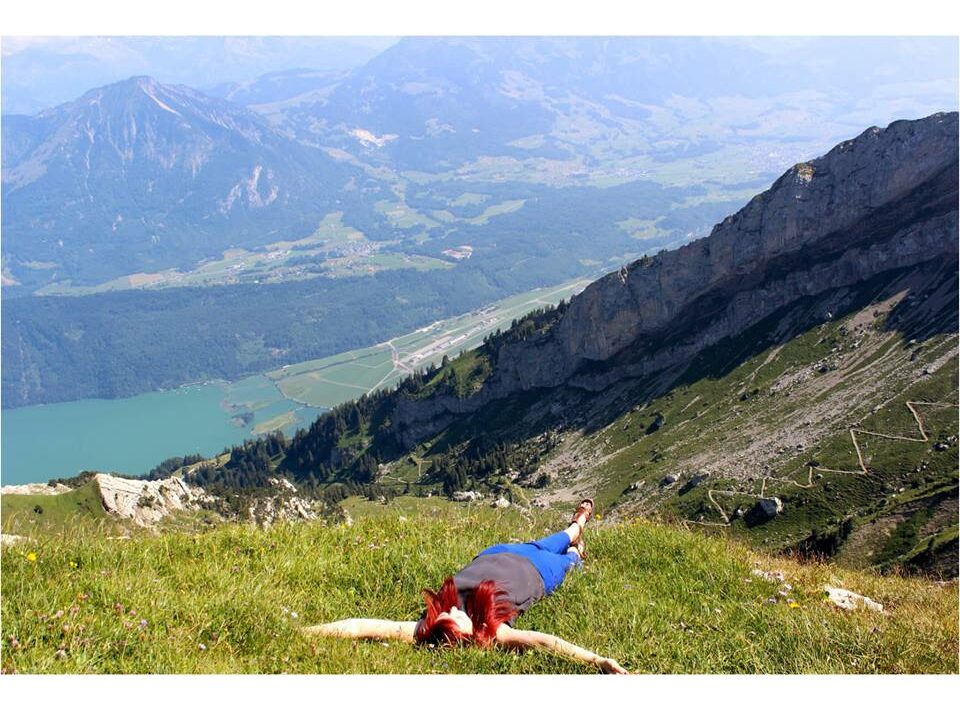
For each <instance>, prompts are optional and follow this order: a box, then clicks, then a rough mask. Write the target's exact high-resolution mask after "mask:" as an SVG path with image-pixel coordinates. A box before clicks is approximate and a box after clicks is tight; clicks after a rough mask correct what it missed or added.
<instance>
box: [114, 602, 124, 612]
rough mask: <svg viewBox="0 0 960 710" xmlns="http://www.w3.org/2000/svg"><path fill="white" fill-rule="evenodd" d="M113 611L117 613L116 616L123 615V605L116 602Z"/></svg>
mask: <svg viewBox="0 0 960 710" xmlns="http://www.w3.org/2000/svg"><path fill="white" fill-rule="evenodd" d="M113 610H114V611H115V612H117V613H118V614H122V613H123V604H121V603H120V602H117V603H116V604H114V605H113Z"/></svg>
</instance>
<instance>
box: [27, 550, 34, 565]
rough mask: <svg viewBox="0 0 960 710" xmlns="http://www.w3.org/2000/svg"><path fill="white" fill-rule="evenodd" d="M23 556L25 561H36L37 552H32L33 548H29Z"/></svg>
mask: <svg viewBox="0 0 960 710" xmlns="http://www.w3.org/2000/svg"><path fill="white" fill-rule="evenodd" d="M25 557H26V558H27V562H36V561H37V553H36V552H34V551H33V550H30V552H28V553H27V554H26V555H25Z"/></svg>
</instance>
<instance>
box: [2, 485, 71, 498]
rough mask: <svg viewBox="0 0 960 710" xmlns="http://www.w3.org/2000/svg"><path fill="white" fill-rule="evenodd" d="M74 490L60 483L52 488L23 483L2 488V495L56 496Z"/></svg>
mask: <svg viewBox="0 0 960 710" xmlns="http://www.w3.org/2000/svg"><path fill="white" fill-rule="evenodd" d="M72 490H73V489H72V488H70V487H69V486H65V485H63V484H62V483H58V484H57V485H55V486H51V485H49V484H47V483H22V484H20V485H16V486H4V487H3V488H0V495H18V496H55V495H59V494H60V493H69V492H70V491H72Z"/></svg>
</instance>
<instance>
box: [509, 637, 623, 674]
mask: <svg viewBox="0 0 960 710" xmlns="http://www.w3.org/2000/svg"><path fill="white" fill-rule="evenodd" d="M497 641H498V642H499V643H502V644H503V645H504V646H507V647H508V648H542V649H544V650H547V651H553V652H554V653H557V654H559V655H561V656H566V657H567V658H572V659H574V660H576V661H582V662H584V663H592V664H593V665H595V666H597V667H598V668H599V669H600V670H602V671H603V672H604V673H616V674H621V675H627V670H626V669H625V668H623V666H621V665H620V664H619V663H617V662H616V661H615V660H613V659H612V658H604V657H603V656H599V655H597V654H596V653H594V652H593V651H588V650H587V649H585V648H581V647H580V646H577V645H575V644H572V643H570V642H569V641H564V640H563V639H562V638H560V637H559V636H553V635H552V634H545V633H541V632H540V631H522V630H520V629H514V628H511V627H510V626H508V625H507V624H500V626H498V627H497Z"/></svg>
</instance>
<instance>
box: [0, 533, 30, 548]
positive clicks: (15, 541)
mask: <svg viewBox="0 0 960 710" xmlns="http://www.w3.org/2000/svg"><path fill="white" fill-rule="evenodd" d="M2 535H3V537H2V545H3V547H7V546H9V545H21V544H23V543H25V542H32V541H33V538H29V537H24V536H23V535H8V534H7V533H2Z"/></svg>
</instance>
